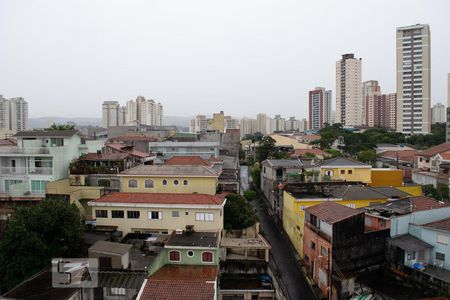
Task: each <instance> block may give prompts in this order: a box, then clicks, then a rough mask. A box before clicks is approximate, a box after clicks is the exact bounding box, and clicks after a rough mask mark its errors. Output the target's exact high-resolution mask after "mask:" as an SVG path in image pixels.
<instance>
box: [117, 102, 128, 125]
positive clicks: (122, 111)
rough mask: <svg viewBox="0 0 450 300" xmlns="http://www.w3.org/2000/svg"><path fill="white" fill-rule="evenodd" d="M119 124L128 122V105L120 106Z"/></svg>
mask: <svg viewBox="0 0 450 300" xmlns="http://www.w3.org/2000/svg"><path fill="white" fill-rule="evenodd" d="M117 124H118V125H119V126H124V125H126V124H127V107H126V106H121V107H119V113H118V121H117Z"/></svg>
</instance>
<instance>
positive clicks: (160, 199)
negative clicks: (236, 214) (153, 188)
mask: <svg viewBox="0 0 450 300" xmlns="http://www.w3.org/2000/svg"><path fill="white" fill-rule="evenodd" d="M224 201H225V199H224V198H223V197H221V196H213V195H206V194H176V193H120V192H117V193H111V194H108V195H105V196H103V197H101V198H98V199H97V200H95V201H93V202H101V203H142V204H191V205H196V204H197V205H222V204H223V202H224Z"/></svg>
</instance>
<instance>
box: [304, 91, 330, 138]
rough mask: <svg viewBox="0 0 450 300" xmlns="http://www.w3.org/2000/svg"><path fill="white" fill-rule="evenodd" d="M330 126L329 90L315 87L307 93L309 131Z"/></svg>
mask: <svg viewBox="0 0 450 300" xmlns="http://www.w3.org/2000/svg"><path fill="white" fill-rule="evenodd" d="M325 123H328V124H331V90H325V88H323V87H316V88H315V89H314V90H312V91H309V122H308V124H309V129H313V130H315V129H321V128H322V127H323V126H324V124H325Z"/></svg>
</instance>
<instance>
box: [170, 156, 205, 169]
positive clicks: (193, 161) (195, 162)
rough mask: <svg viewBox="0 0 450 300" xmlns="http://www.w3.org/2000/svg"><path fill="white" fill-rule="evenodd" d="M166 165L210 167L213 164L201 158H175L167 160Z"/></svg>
mask: <svg viewBox="0 0 450 300" xmlns="http://www.w3.org/2000/svg"><path fill="white" fill-rule="evenodd" d="M164 164H165V165H189V166H206V167H210V166H211V162H210V161H208V160H206V159H204V158H202V157H200V156H173V157H172V158H170V159H168V160H166V162H165V163H164Z"/></svg>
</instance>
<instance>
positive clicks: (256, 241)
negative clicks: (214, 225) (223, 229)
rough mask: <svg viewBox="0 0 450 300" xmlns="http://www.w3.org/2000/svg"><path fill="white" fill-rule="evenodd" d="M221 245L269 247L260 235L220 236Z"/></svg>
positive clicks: (230, 246)
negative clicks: (245, 236) (258, 236)
mask: <svg viewBox="0 0 450 300" xmlns="http://www.w3.org/2000/svg"><path fill="white" fill-rule="evenodd" d="M220 246H221V247H227V248H238V247H243V248H256V249H261V248H264V249H270V245H269V243H267V242H266V241H265V240H264V239H263V238H262V237H260V238H222V241H221V242H220Z"/></svg>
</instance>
